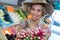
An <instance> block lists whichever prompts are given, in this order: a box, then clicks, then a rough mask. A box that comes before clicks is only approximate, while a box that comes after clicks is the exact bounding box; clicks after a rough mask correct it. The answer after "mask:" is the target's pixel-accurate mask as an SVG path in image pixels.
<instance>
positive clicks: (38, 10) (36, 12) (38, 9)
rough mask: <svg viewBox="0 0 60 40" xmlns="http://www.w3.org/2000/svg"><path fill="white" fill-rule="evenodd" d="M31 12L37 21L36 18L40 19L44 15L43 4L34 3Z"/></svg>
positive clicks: (33, 18)
mask: <svg viewBox="0 0 60 40" xmlns="http://www.w3.org/2000/svg"><path fill="white" fill-rule="evenodd" d="M30 13H31V14H32V20H34V21H36V20H38V19H40V18H41V16H42V6H41V5H32V8H31V10H30Z"/></svg>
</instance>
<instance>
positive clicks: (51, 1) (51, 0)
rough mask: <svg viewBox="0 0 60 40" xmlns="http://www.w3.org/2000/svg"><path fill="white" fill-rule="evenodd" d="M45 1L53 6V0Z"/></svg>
mask: <svg viewBox="0 0 60 40" xmlns="http://www.w3.org/2000/svg"><path fill="white" fill-rule="evenodd" d="M46 1H47V2H48V3H49V4H51V5H52V6H53V7H54V0H46Z"/></svg>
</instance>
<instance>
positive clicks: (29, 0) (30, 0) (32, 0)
mask: <svg viewBox="0 0 60 40" xmlns="http://www.w3.org/2000/svg"><path fill="white" fill-rule="evenodd" d="M32 4H44V8H45V10H46V14H49V15H51V14H52V12H53V6H52V5H51V4H49V3H48V2H46V0H25V1H24V2H23V6H24V9H25V11H27V9H28V7H31V5H32Z"/></svg>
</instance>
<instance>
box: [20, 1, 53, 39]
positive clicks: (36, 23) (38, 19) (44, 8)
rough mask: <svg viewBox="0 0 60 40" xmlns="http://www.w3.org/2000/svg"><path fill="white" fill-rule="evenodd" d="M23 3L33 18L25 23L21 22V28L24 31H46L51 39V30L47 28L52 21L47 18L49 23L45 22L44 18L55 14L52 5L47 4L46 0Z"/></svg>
mask: <svg viewBox="0 0 60 40" xmlns="http://www.w3.org/2000/svg"><path fill="white" fill-rule="evenodd" d="M23 3H24V9H25V11H27V12H28V13H29V15H30V16H31V18H30V19H28V20H27V21H24V22H22V21H21V22H20V25H21V27H22V28H24V29H26V28H29V29H31V30H32V29H34V28H37V27H40V29H45V30H46V31H47V33H46V35H47V36H46V37H49V36H50V30H49V27H47V26H49V24H50V20H49V19H48V18H47V21H45V19H44V18H46V17H48V16H46V15H51V13H52V12H53V7H52V5H50V4H49V3H47V2H46V0H30V1H29V2H27V1H24V2H23ZM43 16H44V17H43ZM43 21H45V22H43ZM29 32H30V31H29ZM46 40H48V38H47V39H46Z"/></svg>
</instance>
